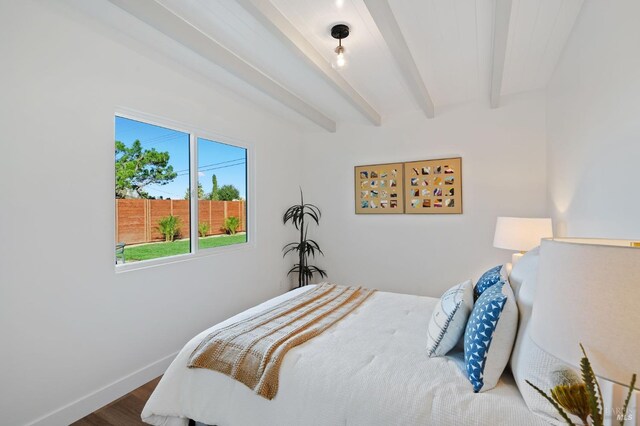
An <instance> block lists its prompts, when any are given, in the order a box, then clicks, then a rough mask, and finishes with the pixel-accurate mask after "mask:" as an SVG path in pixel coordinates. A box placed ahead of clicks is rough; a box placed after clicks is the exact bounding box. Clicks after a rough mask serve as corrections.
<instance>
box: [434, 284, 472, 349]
mask: <svg viewBox="0 0 640 426" xmlns="http://www.w3.org/2000/svg"><path fill="white" fill-rule="evenodd" d="M472 308H473V284H471V281H470V280H467V281H465V282H463V283H460V284H458V285H455V286H453V287H451V288H450V289H449V290H447V291H446V292H445V293H444V294H443V295H442V297H441V298H440V301H439V302H438V305H437V306H436V309H435V310H434V311H433V314H432V315H431V321H429V329H428V332H427V354H428V355H429V356H430V357H437V356H444V355H446V354H447V352H449V351H450V350H451V349H453V348H454V347H455V346H456V344H457V343H458V341H459V340H460V338H461V337H462V335H463V334H464V329H465V327H466V326H467V319H468V318H469V314H470V313H471V309H472Z"/></svg>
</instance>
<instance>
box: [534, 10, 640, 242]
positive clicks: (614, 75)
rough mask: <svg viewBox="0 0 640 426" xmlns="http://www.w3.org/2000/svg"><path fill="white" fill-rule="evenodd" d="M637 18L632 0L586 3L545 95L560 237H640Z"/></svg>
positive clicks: (554, 207) (552, 190)
mask: <svg viewBox="0 0 640 426" xmlns="http://www.w3.org/2000/svg"><path fill="white" fill-rule="evenodd" d="M638 16H640V2H638V1H636V0H618V1H614V2H601V1H586V2H585V3H584V6H583V9H582V12H581V15H580V16H579V18H578V21H577V23H576V27H575V28H574V30H573V33H572V35H571V37H570V39H569V42H568V44H567V46H566V49H565V52H564V54H563V57H562V59H561V61H560V63H559V64H558V67H557V69H556V71H555V73H554V75H553V77H552V79H551V82H550V84H549V87H548V89H547V91H548V102H547V132H548V133H547V139H548V168H549V207H550V210H551V211H552V213H553V216H554V218H555V222H556V226H557V231H558V233H559V234H560V235H569V236H583V237H610V238H630V239H638V238H640V221H639V220H638V218H639V217H640V197H639V196H638V195H639V194H640V189H639V187H638V185H639V183H640V166H639V165H640V49H639V48H638V40H640V25H638Z"/></svg>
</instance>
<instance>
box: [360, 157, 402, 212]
mask: <svg viewBox="0 0 640 426" xmlns="http://www.w3.org/2000/svg"><path fill="white" fill-rule="evenodd" d="M354 186H355V211H356V214H402V213H404V209H405V202H404V196H405V190H404V166H403V163H386V164H371V165H365V166H355V167H354Z"/></svg>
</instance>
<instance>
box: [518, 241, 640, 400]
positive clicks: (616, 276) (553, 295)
mask: <svg viewBox="0 0 640 426" xmlns="http://www.w3.org/2000/svg"><path fill="white" fill-rule="evenodd" d="M539 267H540V269H539V272H538V282H537V286H536V287H537V288H536V296H535V299H534V303H533V311H532V314H531V322H530V326H531V337H532V339H533V341H534V342H535V343H536V344H537V345H538V346H539V347H540V348H541V349H542V350H544V351H545V352H547V353H549V354H551V355H553V356H554V357H556V358H559V359H560V360H562V361H564V362H565V363H567V364H569V365H574V366H577V365H579V362H580V359H581V358H582V352H581V350H580V346H579V345H580V344H582V345H583V346H584V348H585V351H586V353H587V355H588V356H589V360H590V361H591V364H592V367H593V371H594V372H595V374H596V375H597V376H599V377H601V378H602V379H605V380H608V381H611V382H614V383H618V384H621V385H623V386H628V385H629V381H630V379H631V375H632V374H633V373H640V248H637V246H634V243H633V242H632V241H628V240H599V239H579V238H559V239H545V240H543V241H542V244H541V247H540V263H539ZM639 386H640V385H639V384H636V386H635V388H636V389H638V387H639Z"/></svg>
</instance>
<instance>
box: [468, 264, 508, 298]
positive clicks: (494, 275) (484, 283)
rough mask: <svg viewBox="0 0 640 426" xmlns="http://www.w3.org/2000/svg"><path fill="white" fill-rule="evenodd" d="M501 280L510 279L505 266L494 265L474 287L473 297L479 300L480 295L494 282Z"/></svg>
mask: <svg viewBox="0 0 640 426" xmlns="http://www.w3.org/2000/svg"><path fill="white" fill-rule="evenodd" d="M501 280H503V281H507V280H508V279H507V276H506V273H505V268H504V267H503V266H502V265H498V266H494V267H493V268H491V269H489V270H488V271H487V272H485V273H484V274H482V276H481V277H480V279H479V280H478V282H477V283H476V286H475V287H474V289H473V297H474V298H475V300H478V297H480V295H481V294H482V293H484V291H485V290H486V289H488V288H489V287H491V286H492V285H494V284H497V283H499V282H500V281H501Z"/></svg>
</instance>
